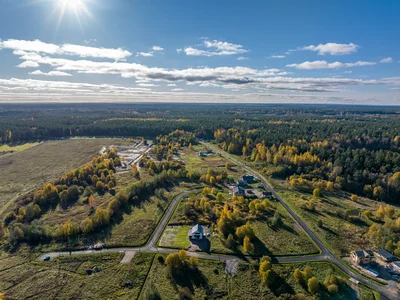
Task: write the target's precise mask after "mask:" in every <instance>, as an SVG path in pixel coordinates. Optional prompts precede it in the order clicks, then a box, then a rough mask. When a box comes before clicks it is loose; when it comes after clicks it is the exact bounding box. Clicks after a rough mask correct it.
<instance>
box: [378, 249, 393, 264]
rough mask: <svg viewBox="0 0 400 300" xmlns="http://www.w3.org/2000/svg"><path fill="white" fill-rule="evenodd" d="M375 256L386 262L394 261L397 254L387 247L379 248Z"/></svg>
mask: <svg viewBox="0 0 400 300" xmlns="http://www.w3.org/2000/svg"><path fill="white" fill-rule="evenodd" d="M375 256H376V257H377V258H379V259H381V260H383V261H384V262H392V261H394V260H395V259H396V256H394V255H392V254H391V253H390V252H388V251H386V250H385V249H378V250H376V251H375Z"/></svg>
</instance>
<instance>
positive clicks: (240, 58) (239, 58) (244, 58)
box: [236, 56, 249, 60]
mask: <svg viewBox="0 0 400 300" xmlns="http://www.w3.org/2000/svg"><path fill="white" fill-rule="evenodd" d="M236 59H237V60H248V59H249V58H248V57H244V56H239V57H238V58H236Z"/></svg>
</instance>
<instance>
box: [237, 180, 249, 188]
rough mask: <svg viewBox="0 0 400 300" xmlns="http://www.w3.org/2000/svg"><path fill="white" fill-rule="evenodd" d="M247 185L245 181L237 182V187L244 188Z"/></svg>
mask: <svg viewBox="0 0 400 300" xmlns="http://www.w3.org/2000/svg"><path fill="white" fill-rule="evenodd" d="M246 185H247V181H246V180H243V179H242V180H238V186H246Z"/></svg>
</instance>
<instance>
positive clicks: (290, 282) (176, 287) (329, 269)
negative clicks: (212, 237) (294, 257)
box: [139, 259, 374, 299]
mask: <svg viewBox="0 0 400 300" xmlns="http://www.w3.org/2000/svg"><path fill="white" fill-rule="evenodd" d="M305 266H306V265H305V264H284V265H273V269H274V270H275V271H276V273H277V275H278V276H277V279H276V284H275V285H274V286H273V287H271V288H268V287H266V286H262V285H261V282H260V277H259V274H258V270H257V267H256V266H254V265H253V264H248V263H239V266H238V271H237V273H236V274H235V275H234V276H229V275H226V274H225V272H224V263H223V262H219V261H214V260H205V259H199V260H198V271H197V272H196V274H186V275H185V276H180V277H171V276H168V272H167V267H166V266H165V265H164V264H163V263H161V262H159V261H158V259H155V260H154V263H153V265H152V268H151V271H150V273H149V276H148V278H147V280H146V283H145V287H144V288H143V292H142V293H141V295H140V298H139V299H179V297H180V296H181V297H182V295H189V296H190V297H192V298H193V299H277V298H278V297H279V296H280V295H282V294H289V295H295V294H303V297H304V298H300V299H316V298H315V297H314V296H312V295H310V294H309V293H308V291H307V290H305V289H304V287H303V286H301V285H300V284H298V283H296V282H295V280H294V278H293V271H294V269H295V268H300V269H303V268H304V267H305ZM307 266H310V267H311V268H312V269H313V275H314V276H315V277H317V279H318V280H319V282H320V284H321V290H322V292H321V298H319V299H352V298H354V297H356V298H357V297H361V295H362V296H363V297H365V298H363V299H374V298H373V294H372V292H371V291H370V290H367V289H365V288H363V287H362V286H355V287H349V286H347V287H344V288H342V289H341V290H340V292H339V294H338V295H336V296H331V295H329V294H327V292H325V291H324V290H323V288H322V284H323V281H324V280H325V279H326V278H327V276H329V275H338V276H342V277H344V278H346V279H347V277H346V276H345V275H344V274H343V273H341V272H340V271H339V270H338V269H336V267H334V266H333V265H332V264H330V263H328V262H310V263H308V264H307ZM150 296H153V297H154V298H150ZM157 296H158V298H156V297H157ZM181 299H182V298H181ZM184 299H187V298H184ZM280 299H282V298H280ZM283 299H289V298H283Z"/></svg>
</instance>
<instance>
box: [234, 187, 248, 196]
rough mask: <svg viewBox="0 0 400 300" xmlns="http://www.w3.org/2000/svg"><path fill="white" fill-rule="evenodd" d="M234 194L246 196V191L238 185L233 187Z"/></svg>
mask: <svg viewBox="0 0 400 300" xmlns="http://www.w3.org/2000/svg"><path fill="white" fill-rule="evenodd" d="M232 195H233V196H244V195H245V191H244V189H242V188H241V187H238V186H236V187H234V188H233V189H232Z"/></svg>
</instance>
